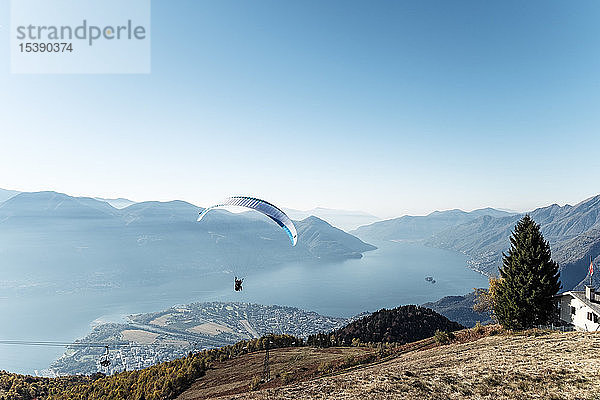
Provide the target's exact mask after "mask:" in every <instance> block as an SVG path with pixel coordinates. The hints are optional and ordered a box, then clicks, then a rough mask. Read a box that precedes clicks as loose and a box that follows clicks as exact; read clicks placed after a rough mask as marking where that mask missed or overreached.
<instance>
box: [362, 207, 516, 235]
mask: <svg viewBox="0 0 600 400" xmlns="http://www.w3.org/2000/svg"><path fill="white" fill-rule="evenodd" d="M485 215H487V216H493V217H506V216H510V215H512V214H511V213H509V212H506V211H500V210H496V209H493V208H482V209H479V210H474V211H471V212H466V211H462V210H458V209H454V210H447V211H434V212H432V213H430V214H428V215H424V216H412V215H405V216H403V217H399V218H394V219H389V220H385V221H379V222H375V223H373V224H370V225H367V226H361V227H359V228H358V229H356V230H354V231H351V232H350V233H352V234H353V235H356V236H358V237H360V238H363V239H365V240H424V239H427V238H429V237H430V236H431V235H433V234H435V233H438V232H441V231H443V230H444V229H447V228H450V227H452V226H456V225H460V224H462V223H465V222H468V221H471V220H474V219H476V218H478V217H480V216H485Z"/></svg>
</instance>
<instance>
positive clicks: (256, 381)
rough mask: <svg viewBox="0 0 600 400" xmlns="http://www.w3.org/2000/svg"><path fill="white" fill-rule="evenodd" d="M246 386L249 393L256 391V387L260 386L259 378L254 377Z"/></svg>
mask: <svg viewBox="0 0 600 400" xmlns="http://www.w3.org/2000/svg"><path fill="white" fill-rule="evenodd" d="M248 386H249V388H250V390H251V391H254V390H258V387H259V386H260V377H258V376H255V377H254V378H252V380H251V381H250V384H249V385H248Z"/></svg>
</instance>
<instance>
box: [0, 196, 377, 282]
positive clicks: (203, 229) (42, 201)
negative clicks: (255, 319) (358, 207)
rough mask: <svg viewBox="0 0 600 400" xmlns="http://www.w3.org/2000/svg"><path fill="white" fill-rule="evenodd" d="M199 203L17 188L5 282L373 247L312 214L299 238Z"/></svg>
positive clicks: (1, 240)
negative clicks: (294, 241) (120, 201)
mask: <svg viewBox="0 0 600 400" xmlns="http://www.w3.org/2000/svg"><path fill="white" fill-rule="evenodd" d="M201 210H202V208H200V207H197V206H194V205H192V204H189V203H186V202H183V201H171V202H165V203H161V202H142V203H135V204H132V205H129V206H127V207H125V208H122V209H117V208H115V207H113V206H111V205H110V204H108V203H107V202H106V201H100V200H96V199H92V198H86V197H72V196H68V195H66V194H61V193H56V192H36V193H20V194H17V195H15V196H13V197H10V198H9V199H8V200H6V201H4V202H3V203H1V204H0V254H1V256H2V264H3V268H2V269H3V278H2V279H3V280H11V279H21V277H22V276H24V275H31V276H35V278H36V279H39V278H43V277H46V278H48V279H56V277H58V276H63V277H64V276H69V277H70V278H69V279H75V278H74V277H76V276H81V275H82V274H83V275H86V274H87V275H86V276H87V277H88V278H89V277H90V276H92V277H93V276H100V277H102V279H100V281H102V280H103V279H104V280H106V279H108V278H106V277H111V276H112V277H114V279H112V281H114V282H126V281H127V280H128V279H135V280H136V281H140V280H142V279H154V278H157V276H159V275H160V274H169V273H172V272H174V271H181V270H194V271H196V270H198V271H209V270H210V271H213V270H219V271H222V270H226V269H228V268H230V267H231V266H232V265H233V266H243V268H253V267H256V266H266V265H274V264H279V263H283V262H290V261H309V262H316V263H318V262H321V261H323V260H344V259H348V258H360V257H361V256H362V254H361V253H362V252H365V251H369V250H373V249H375V247H374V246H372V245H370V244H367V243H364V242H362V241H361V240H360V239H358V238H356V237H354V236H352V235H350V234H348V233H345V232H343V231H342V230H340V229H338V228H335V227H333V226H331V225H330V224H329V223H327V222H325V221H323V220H321V219H319V218H317V217H309V218H306V219H304V220H302V221H297V222H296V227H297V229H298V235H299V238H300V240H299V241H298V245H297V246H295V247H292V246H291V245H290V243H289V240H288V238H287V235H286V234H285V232H284V231H283V230H281V229H280V228H279V227H278V226H277V225H276V224H275V223H274V222H272V221H271V220H270V219H269V218H266V217H264V216H261V215H259V214H257V213H243V214H231V213H229V212H227V211H223V210H216V211H214V212H211V213H209V214H208V215H207V216H206V217H205V218H204V219H203V220H202V222H201V223H199V222H196V219H197V216H198V213H199V212H200V211H201Z"/></svg>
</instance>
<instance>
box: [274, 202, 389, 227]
mask: <svg viewBox="0 0 600 400" xmlns="http://www.w3.org/2000/svg"><path fill="white" fill-rule="evenodd" d="M284 211H285V212H286V214H287V215H288V216H289V217H290V218H292V219H297V220H302V219H305V218H307V217H310V216H315V217H319V218H321V219H323V220H325V221H327V222H329V223H331V224H332V225H333V226H335V227H337V228H340V229H343V230H344V231H346V232H349V231H351V230H353V229H356V228H358V227H359V226H362V225H368V224H371V223H373V222H376V221H379V220H380V218H378V217H376V216H374V215H371V214H368V213H365V212H362V211H348V210H334V209H330V208H323V207H317V208H313V209H312V210H307V211H300V210H293V209H288V208H286V209H285V210H284Z"/></svg>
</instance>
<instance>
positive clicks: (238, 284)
mask: <svg viewBox="0 0 600 400" xmlns="http://www.w3.org/2000/svg"><path fill="white" fill-rule="evenodd" d="M242 282H244V278H241V279H238V277H237V276H236V277H235V286H234V289H235V291H236V292H240V291H242V290H243V289H242Z"/></svg>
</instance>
